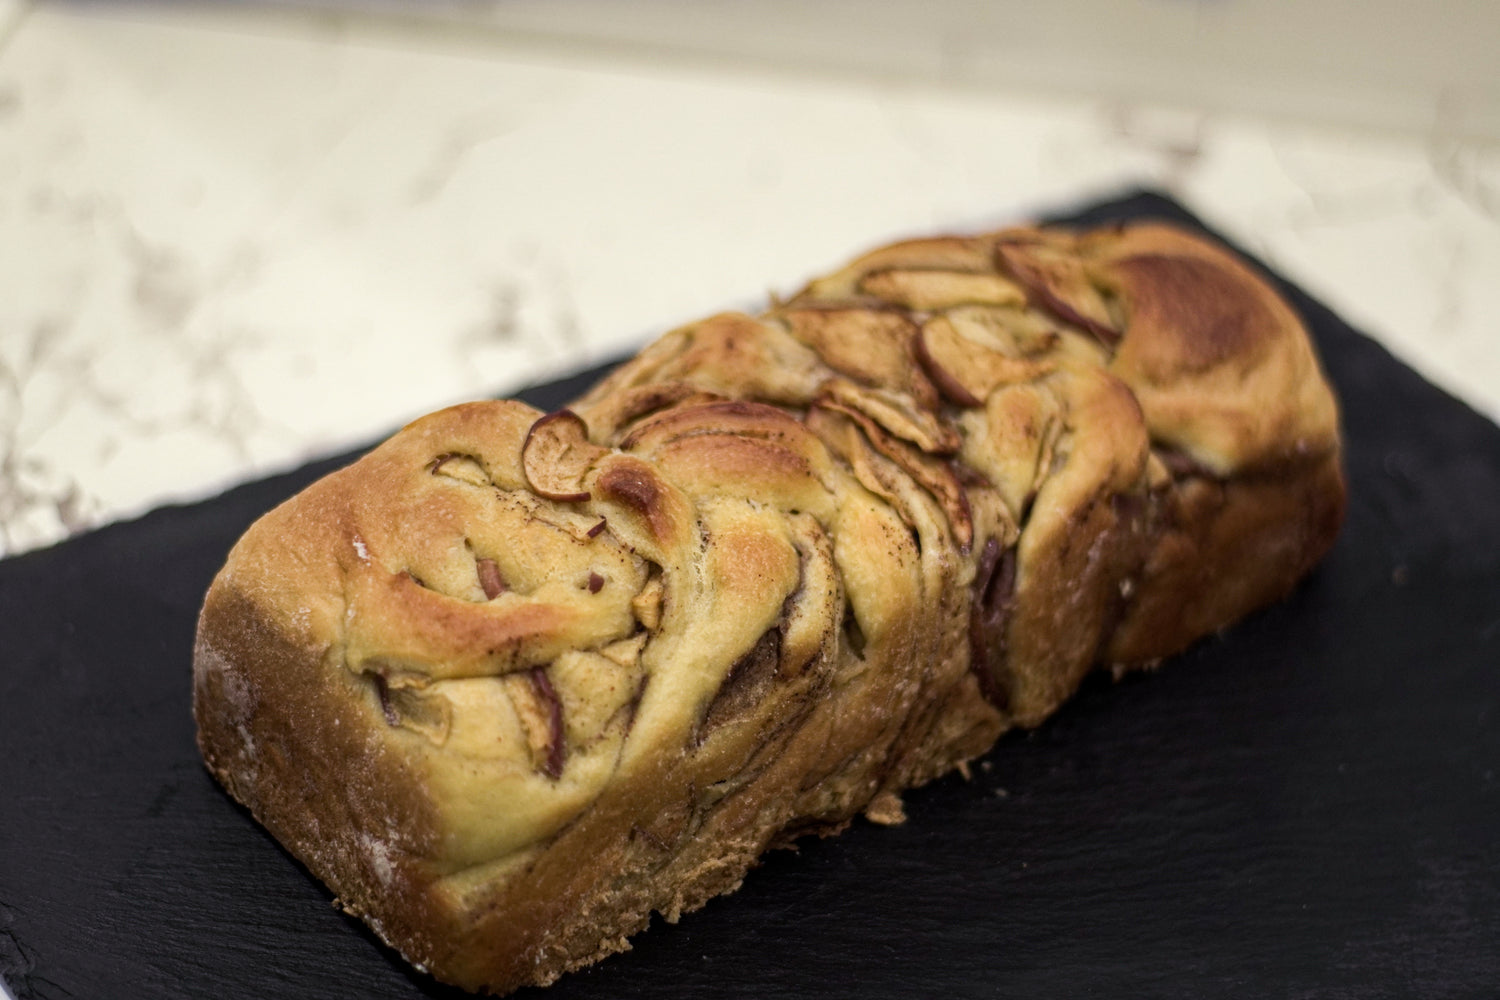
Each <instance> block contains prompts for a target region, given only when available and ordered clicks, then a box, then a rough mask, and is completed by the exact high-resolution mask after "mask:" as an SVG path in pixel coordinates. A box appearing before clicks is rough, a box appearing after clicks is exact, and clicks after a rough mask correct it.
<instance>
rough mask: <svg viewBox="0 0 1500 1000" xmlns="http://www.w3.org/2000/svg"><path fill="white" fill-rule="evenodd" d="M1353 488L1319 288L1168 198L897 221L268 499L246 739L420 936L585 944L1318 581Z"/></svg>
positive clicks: (333, 875) (228, 686) (225, 610)
mask: <svg viewBox="0 0 1500 1000" xmlns="http://www.w3.org/2000/svg"><path fill="white" fill-rule="evenodd" d="M1342 509H1343V481H1342V476H1341V472H1340V469H1339V460H1338V428H1337V413H1336V408H1335V404H1334V401H1333V397H1332V395H1331V393H1330V392H1329V390H1328V387H1327V385H1326V383H1325V382H1324V381H1323V379H1322V376H1321V374H1320V373H1319V371H1318V366H1317V361H1316V358H1315V357H1314V355H1313V353H1312V349H1311V346H1310V344H1309V343H1308V340H1307V337H1306V334H1305V332H1304V331H1303V330H1302V327H1301V325H1300V323H1299V322H1298V320H1297V318H1296V316H1295V315H1294V314H1293V313H1292V311H1291V310H1290V309H1289V307H1287V306H1286V304H1285V303H1284V302H1282V300H1281V299H1280V298H1279V297H1278V296H1277V295H1276V294H1275V292H1274V291H1273V290H1272V289H1271V288H1270V287H1269V285H1268V284H1267V283H1266V282H1265V281H1264V280H1262V279H1261V278H1260V277H1258V276H1257V275H1256V274H1255V273H1254V272H1252V271H1251V270H1250V269H1249V268H1248V267H1247V266H1246V265H1245V264H1244V263H1243V262H1241V261H1239V260H1237V259H1236V258H1234V257H1232V256H1231V255H1230V254H1228V253H1227V252H1226V251H1224V250H1223V249H1221V248H1218V247H1215V246H1212V245H1210V244H1208V243H1206V242H1205V241H1203V240H1201V239H1199V238H1196V237H1193V236H1190V235H1187V234H1185V233H1182V232H1180V231H1177V230H1174V229H1171V228H1168V227H1165V226H1157V225H1144V226H1133V227H1124V228H1113V229H1106V230H1099V231H1095V232H1087V233H1074V232H1070V231H1066V230H1060V229H1018V230H1007V231H1003V232H1000V233H994V234H989V235H985V236H978V237H963V238H940V239H933V240H916V241H909V242H906V243H901V244H896V245H894V246H891V247H888V248H885V249H882V250H877V251H875V252H874V253H872V254H868V255H866V256H865V257H862V258H860V259H859V260H857V261H855V262H854V263H853V264H851V265H850V266H849V267H847V268H845V269H843V270H841V271H839V272H836V273H835V274H832V275H830V276H828V277H826V278H822V279H819V280H818V281H815V282H813V283H812V284H811V285H809V286H808V288H807V289H806V290H804V291H803V292H802V293H800V294H799V295H797V296H795V297H794V298H793V299H792V300H790V301H789V302H786V303H783V304H780V305H778V306H777V307H776V308H774V309H772V310H771V311H770V312H768V313H766V314H765V315H763V316H761V317H750V316H743V315H738V314H726V315H721V316H716V317H711V318H709V319H706V320H704V321H701V322H699V323H696V324H692V325H690V326H687V327H683V328H681V329H679V330H676V331H673V332H672V333H670V334H668V335H667V336H665V337H663V338H662V339H661V340H660V341H658V342H657V343H655V344H653V345H652V346H650V347H648V348H647V349H646V350H645V351H643V352H642V353H641V354H640V355H639V356H637V357H636V358H635V359H633V360H632V361H630V362H628V363H626V364H625V365H623V366H622V367H621V368H619V369H618V370H617V371H616V372H615V373H614V374H612V375H611V376H610V377H609V378H608V379H606V380H605V381H604V382H603V383H602V384H601V385H600V386H598V387H597V388H596V389H595V390H593V391H592V392H590V393H589V394H588V395H587V396H586V397H584V398H583V399H582V400H580V401H578V403H577V404H575V406H574V408H573V409H572V410H571V411H563V412H561V413H559V414H554V415H543V414H540V413H538V412H536V411H534V410H531V409H530V408H528V407H525V406H523V405H521V404H519V403H475V404H469V405H466V406H462V407H455V408H453V409H450V410H445V411H442V412H441V413H437V414H434V415H432V416H430V417H426V418H423V419H422V420H419V421H417V422H415V423H414V424H412V425H411V426H409V427H407V428H405V429H404V430H403V431H402V432H401V433H399V434H398V435H396V436H395V437H394V438H392V439H391V440H390V441H388V442H387V443H386V444H384V445H382V446H381V447H380V448H378V449H376V450H375V451H374V452H372V453H371V454H370V455H369V456H367V457H366V458H365V459H363V460H361V461H360V462H358V463H356V464H355V465H353V466H351V467H350V468H348V469H345V470H343V471H341V472H339V473H336V474H334V475H333V476H331V477H329V478H328V479H326V480H324V481H322V482H320V483H318V484H316V485H315V486H313V487H312V488H310V489H309V490H307V491H306V492H305V493H303V494H302V495H300V496H299V497H297V498H295V499H293V500H292V501H290V502H288V503H287V504H285V505H283V506H282V507H280V508H278V509H277V510H275V511H273V512H271V513H270V514H268V515H267V516H266V517H265V518H263V519H262V520H261V521H260V522H258V523H257V524H256V525H255V526H254V527H253V528H252V529H251V530H250V532H248V533H247V534H246V536H245V538H244V539H242V540H241V542H240V543H239V544H238V545H237V546H236V548H235V550H234V552H233V553H232V554H231V555H230V558H229V561H228V563H227V564H226V566H225V568H224V569H223V571H222V572H221V573H220V574H219V577H218V578H217V579H216V581H215V583H214V585H213V588H212V589H211V590H210V592H209V595H208V597H207V600H206V603H205V606H204V610H203V614H202V617H201V620H200V625H199V635H198V643H197V649H196V653H195V689H194V709H195V713H196V716H197V719H198V724H199V740H200V745H201V747H202V750H203V753H204V756H205V759H206V760H207V762H208V764H209V767H210V768H211V769H212V770H213V772H214V774H215V775H216V776H217V777H218V778H219V779H220V780H221V781H222V782H223V783H224V784H225V786H226V787H227V788H228V789H229V790H230V792H231V793H232V794H233V795H234V796H235V797H236V798H238V799H239V800H240V801H242V802H244V803H245V804H246V805H247V806H248V807H249V808H250V809H251V811H252V812H253V813H254V815H255V816H256V817H257V818H258V819H259V820H260V821H261V822H262V823H264V824H265V825H266V826H267V827H268V828H269V829H270V830H271V831H272V832H273V833H274V834H275V835H276V836H277V837H278V838H279V839H280V840H281V841H282V842H283V843H284V844H285V845H286V846H287V847H288V848H289V849H290V850H291V851H292V852H293V853H294V854H295V855H296V856H297V857H299V858H300V859H302V860H303V861H304V862H305V863H306V864H307V865H308V867H309V868H310V869H311V870H312V871H313V872H314V873H315V874H317V875H318V876H319V877H320V878H322V879H323V880H324V881H326V882H327V883H328V884H329V885H330V886H331V887H332V888H333V890H334V891H335V892H336V893H337V894H338V895H339V897H340V899H341V900H342V902H343V904H344V905H345V906H346V907H347V908H348V909H350V910H351V911H352V912H356V913H358V914H360V915H361V916H363V917H364V918H365V919H366V920H367V921H368V922H369V923H370V924H371V926H372V927H374V928H375V930H376V931H377V933H379V934H380V935H381V936H382V937H383V938H384V939H385V940H386V941H387V942H389V943H390V944H391V945H392V946H393V947H395V948H397V949H398V950H400V951H401V952H402V954H404V955H405V956H407V958H408V959H410V960H411V961H413V962H414V963H417V964H419V965H421V966H424V967H426V968H429V969H431V970H432V971H433V972H434V973H435V974H437V975H438V976H439V977H440V978H443V979H445V980H448V981H450V982H454V983H457V984H459V985H462V986H465V987H468V988H471V989H487V990H491V991H495V992H506V991H508V990H511V989H514V988H516V987H518V986H521V985H525V984H528V983H546V982H550V981H551V980H552V979H554V978H556V977H557V976H558V975H560V974H561V973H562V972H565V971H567V970H568V969H572V968H577V967H579V966H581V965H585V964H588V963H589V962H592V961H595V960H597V959H598V958H600V957H602V956H604V955H607V954H609V953H610V952H613V951H617V950H620V949H621V948H624V947H627V944H626V939H627V938H628V937H629V936H630V935H631V934H633V933H635V932H636V931H638V930H640V929H641V928H643V927H644V926H645V925H646V923H647V922H648V920H649V918H650V915H651V913H652V912H653V911H660V912H662V913H664V914H666V915H667V916H668V917H669V918H670V919H676V917H677V915H678V914H680V913H682V912H685V911H687V910H691V909H693V908H695V907H697V906H700V905H702V904H703V903H704V902H705V901H706V900H707V899H709V898H711V897H712V896H713V895H716V894H718V893H721V892H726V891H729V890H731V889H733V888H734V887H735V886H737V885H738V884H739V882H740V879H741V878H742V877H743V876H744V874H745V872H746V871H747V870H748V869H749V868H750V867H751V866H753V865H754V864H755V862H756V859H757V858H758V857H759V856H760V855H761V854H762V853H763V852H764V851H765V850H766V849H768V848H769V847H771V846H775V845H777V844H783V843H787V842H789V841H790V840H791V839H792V838H794V837H795V836H797V835H799V834H801V833H804V832H818V831H821V832H833V831H837V830H839V829H841V828H842V827H843V826H844V825H846V824H847V823H848V822H849V821H850V820H851V819H852V818H853V817H855V816H857V815H859V814H860V813H863V814H865V815H866V816H868V817H870V818H871V819H873V820H875V821H877V822H899V821H900V819H901V815H902V814H901V807H900V800H899V794H900V792H901V791H902V790H903V789H905V788H909V787H911V786H913V785H915V784H919V783H921V782H923V781H927V780H930V779H931V778H933V777H935V776H937V775H939V774H942V773H943V772H945V771H947V770H949V769H951V768H953V767H954V766H957V765H958V764H960V763H962V762H963V761H965V760H968V759H970V758H972V757H974V756H976V755H978V754H980V753H982V752H984V751H985V750H986V749H987V748H988V747H989V746H990V745H991V743H992V742H993V741H994V739H995V738H996V736H998V735H999V734H1000V733H1001V732H1003V731H1004V730H1005V729H1007V728H1009V727H1011V726H1017V725H1020V726H1030V725H1035V724H1036V723H1037V722H1039V721H1041V720H1042V719H1043V718H1045V717H1046V716H1047V715H1048V714H1049V713H1051V712H1052V711H1053V710H1054V709H1055V708H1056V707H1057V706H1058V705H1059V704H1060V703H1061V702H1062V701H1063V700H1065V699H1066V698H1067V697H1068V696H1069V695H1070V694H1071V693H1072V692H1073V691H1074V690H1075V689H1076V688H1077V686H1078V684H1079V683H1080V681H1081V680H1082V678H1083V676H1084V675H1085V674H1086V672H1087V671H1088V670H1090V669H1091V668H1093V667H1095V666H1097V665H1101V664H1105V665H1110V666H1114V667H1117V668H1124V667H1131V666H1140V665H1146V664H1150V663H1154V662H1156V661H1157V660H1159V659H1160V658H1161V657H1164V656H1167V655H1169V654H1171V653H1174V652H1176V651H1178V650H1180V649H1181V648H1183V647H1184V646H1186V645H1187V644H1189V643H1190V642H1192V641H1193V640H1194V639H1196V638H1197V637H1199V636H1201V635H1203V634H1205V633H1207V632H1209V631H1212V630H1214V629H1217V628H1220V627H1222V626H1224V625H1226V624H1228V623H1229V622H1231V621H1233V620H1234V619H1236V618H1237V617H1239V616H1241V615H1243V614H1245V613H1247V612H1249V611H1251V610H1253V609H1254V608H1256V607H1259V606H1261V605H1263V604H1265V603H1267V602H1269V601H1272V600H1275V599H1276V598H1278V597H1280V596H1282V595H1283V594H1285V593H1286V592H1287V591H1288V590H1289V589H1290V587H1291V586H1292V585H1293V584H1294V583H1295V581H1296V580H1297V579H1298V578H1299V577H1300V576H1301V575H1302V574H1303V573H1305V572H1306V571H1307V570H1308V569H1309V568H1310V567H1311V566H1312V565H1313V563H1314V562H1316V560H1317V559H1318V558H1319V557H1320V556H1321V555H1322V554H1323V552H1325V551H1326V550H1327V548H1328V546H1329V545H1330V544H1331V543H1332V539H1333V537H1334V534H1335V533H1336V531H1337V528H1338V523H1339V520H1340V518H1341V516H1342Z"/></svg>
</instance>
